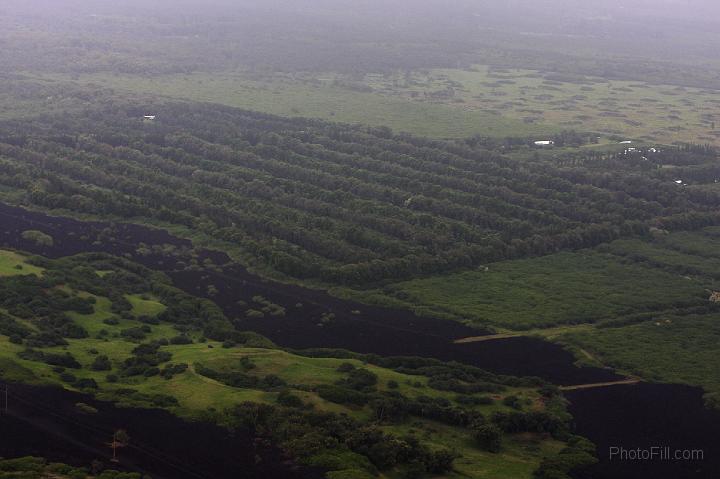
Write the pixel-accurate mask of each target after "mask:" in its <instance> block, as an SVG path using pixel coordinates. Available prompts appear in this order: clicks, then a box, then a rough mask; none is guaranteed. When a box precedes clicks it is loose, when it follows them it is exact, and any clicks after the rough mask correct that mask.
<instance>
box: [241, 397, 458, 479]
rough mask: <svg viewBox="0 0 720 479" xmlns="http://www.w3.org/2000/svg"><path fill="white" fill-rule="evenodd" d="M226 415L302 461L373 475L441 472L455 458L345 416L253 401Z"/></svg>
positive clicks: (448, 453) (410, 438)
mask: <svg viewBox="0 0 720 479" xmlns="http://www.w3.org/2000/svg"><path fill="white" fill-rule="evenodd" d="M228 414H229V415H230V416H231V418H233V420H234V423H235V424H236V425H237V426H239V427H242V428H244V429H249V430H251V431H255V432H256V433H257V432H260V431H265V432H267V433H269V434H270V435H271V436H273V437H275V438H276V439H277V440H279V441H280V442H281V443H282V445H283V447H284V448H285V449H286V450H288V451H289V452H291V453H292V454H293V455H295V456H296V457H301V458H303V461H304V462H307V463H309V464H315V465H325V466H327V467H328V468H330V469H336V468H337V469H348V468H352V469H360V470H363V471H365V472H367V473H370V474H372V475H376V474H377V470H378V469H379V470H389V469H392V468H394V467H397V466H406V465H409V464H414V465H417V466H418V471H420V473H419V474H420V475H419V476H415V478H418V477H424V476H425V475H426V474H428V473H429V474H442V473H444V472H447V471H448V470H450V469H451V468H452V461H453V460H454V458H455V456H454V454H452V453H451V452H449V451H447V450H439V451H431V450H430V449H429V448H428V447H427V446H425V445H424V444H422V443H421V442H420V441H419V440H418V439H417V438H415V437H413V436H407V437H403V438H398V437H395V436H393V435H390V434H387V433H384V432H382V431H381V430H380V429H378V428H376V427H373V426H363V425H362V424H360V423H359V422H357V421H355V420H354V419H351V418H349V417H347V416H340V415H335V414H329V413H318V412H312V411H298V410H297V409H294V408H292V409H287V408H277V407H273V406H267V405H262V404H255V403H243V404H240V405H238V406H236V407H235V408H233V409H232V410H230V411H228ZM348 453H353V454H355V455H356V456H353V455H352V454H350V455H348ZM357 455H359V456H362V457H365V458H366V459H365V460H362V459H361V458H359V457H357ZM333 457H335V458H337V459H333ZM341 458H342V459H341Z"/></svg>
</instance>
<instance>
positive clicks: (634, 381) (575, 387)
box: [560, 379, 641, 391]
mask: <svg viewBox="0 0 720 479" xmlns="http://www.w3.org/2000/svg"><path fill="white" fill-rule="evenodd" d="M640 382H641V380H640V379H623V380H622V381H608V382H605V383H590V384H575V385H573V386H560V390H561V391H577V390H579V389H595V388H605V387H610V386H622V385H633V384H638V383H640Z"/></svg>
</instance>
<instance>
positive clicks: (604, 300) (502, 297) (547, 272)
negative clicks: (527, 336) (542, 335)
mask: <svg viewBox="0 0 720 479" xmlns="http://www.w3.org/2000/svg"><path fill="white" fill-rule="evenodd" d="M390 290H391V291H392V292H393V293H392V294H394V295H395V296H396V297H402V299H403V300H404V301H406V302H407V303H412V304H414V305H416V306H422V307H426V308H427V309H429V310H430V311H432V310H439V311H442V312H445V313H450V314H452V315H455V316H456V317H458V318H461V319H465V320H469V321H471V322H473V323H479V324H483V325H491V326H493V327H497V328H506V329H510V330H528V329H534V328H546V327H551V326H557V325H566V324H580V323H588V322H594V321H598V320H601V319H606V318H612V317H616V316H620V315H623V314H629V313H631V312H636V311H653V310H664V309H667V308H669V307H671V306H675V305H681V304H682V305H687V304H697V303H700V302H702V301H705V300H706V299H707V294H706V291H705V289H704V288H703V286H702V285H701V284H700V283H698V282H696V281H694V280H690V279H686V278H683V277H681V276H679V275H676V274H671V273H666V272H663V271H659V270H657V269H652V268H649V267H645V266H642V265H637V264H623V263H621V262H620V261H618V260H617V258H616V257H613V256H611V255H606V254H600V253H596V252H592V251H585V252H578V253H558V254H554V255H549V256H544V257H540V258H533V259H524V260H515V261H504V262H500V263H493V264H490V265H489V266H488V270H487V271H469V272H462V273H456V274H451V275H446V276H438V277H434V278H427V279H418V280H413V281H407V282H403V283H397V284H395V285H392V286H391V287H390Z"/></svg>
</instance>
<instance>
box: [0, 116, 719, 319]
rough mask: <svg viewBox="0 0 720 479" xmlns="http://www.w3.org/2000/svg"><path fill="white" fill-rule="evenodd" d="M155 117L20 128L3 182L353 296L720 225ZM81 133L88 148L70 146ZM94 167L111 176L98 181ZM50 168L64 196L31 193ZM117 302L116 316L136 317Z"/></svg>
mask: <svg viewBox="0 0 720 479" xmlns="http://www.w3.org/2000/svg"><path fill="white" fill-rule="evenodd" d="M139 109H140V108H139V107H135V106H133V105H128V106H125V107H118V108H114V109H112V110H103V109H98V110H95V111H92V112H87V113H85V114H83V115H80V116H76V117H75V116H69V115H63V117H62V121H61V122H53V120H52V119H40V120H37V121H36V123H35V124H33V123H30V122H27V121H26V122H23V124H22V125H14V124H8V125H7V130H9V132H13V131H14V130H16V129H17V130H22V131H23V132H24V133H25V134H33V135H35V136H37V137H39V138H38V140H36V141H33V142H28V143H26V144H23V145H22V146H17V145H6V146H4V147H3V148H4V149H3V150H2V153H4V155H5V157H7V161H6V163H4V164H3V165H0V166H1V167H0V184H5V183H7V184H11V185H12V186H13V187H16V188H21V189H25V190H27V191H28V201H29V202H31V203H32V204H34V205H36V206H40V207H45V208H66V209H70V210H74V211H76V212H80V213H87V214H96V215H112V216H124V217H146V218H149V219H152V220H156V221H163V222H166V223H173V224H177V225H182V226H188V227H195V226H196V225H197V224H198V222H200V221H202V229H203V233H205V234H207V235H208V236H210V237H213V238H215V239H217V240H224V241H229V242H232V243H234V244H235V245H237V246H238V247H239V248H241V249H242V250H243V251H244V252H246V253H247V254H249V255H251V256H253V257H255V258H256V259H257V260H258V261H259V262H261V263H264V264H265V265H266V266H267V267H269V268H272V269H275V270H277V271H280V272H282V273H285V274H287V275H290V276H295V277H299V278H307V279H320V280H323V281H325V282H329V283H335V284H338V283H341V284H350V285H355V284H364V283H375V282H378V281H381V280H386V279H405V278H408V277H413V276H418V275H432V274H437V273H439V272H444V271H450V270H455V269H460V268H468V267H474V266H479V265H484V264H486V263H488V262H493V261H497V260H502V259H514V258H518V257H527V256H535V255H544V254H548V253H551V252H555V251H557V250H564V249H579V248H585V247H589V246H594V245H597V244H600V243H604V242H607V241H610V240H613V239H617V238H620V237H624V236H625V237H626V236H630V235H634V234H642V233H646V232H647V231H648V229H649V227H650V226H651V225H655V224H656V223H657V222H658V221H661V220H662V221H665V222H666V223H669V222H672V223H673V224H677V225H680V227H683V226H682V225H684V224H686V223H687V224H688V225H689V224H690V223H693V224H694V223H695V222H697V221H694V220H693V221H690V220H689V219H688V218H689V216H688V215H689V214H690V213H693V214H694V215H696V216H699V217H700V218H702V221H704V222H709V223H710V224H715V223H719V222H720V218H719V217H718V215H717V214H715V213H714V209H713V205H714V204H715V203H714V201H715V200H714V199H713V198H710V197H704V196H700V195H696V196H690V195H688V194H686V193H685V192H684V190H683V189H681V188H675V187H674V185H671V184H669V183H668V182H667V181H666V180H665V179H664V178H658V177H656V176H654V175H652V174H642V175H639V174H635V173H633V174H628V173H627V172H626V171H622V170H620V171H618V170H615V169H610V170H608V169H603V170H602V171H601V172H598V171H594V170H590V169H585V168H581V167H558V166H556V165H555V164H553V163H551V162H542V161H540V162H527V161H523V160H514V159H511V158H508V157H505V156H501V155H499V154H497V153H495V152H493V151H489V150H488V149H487V148H485V147H484V146H482V145H481V144H479V143H478V142H476V143H472V142H454V143H453V142H442V141H430V140H426V139H421V138H413V137H409V136H407V135H393V134H392V132H389V131H387V130H385V129H381V128H371V129H368V128H360V127H349V126H339V125H334V124H326V123H322V122H318V121H309V120H300V119H281V118H276V117H270V116H267V115H261V114H256V113H250V112H245V111H239V110H235V109H232V108H227V107H220V106H217V105H211V106H210V105H207V106H206V105H191V104H170V103H165V104H162V105H157V107H156V108H155V109H156V110H157V111H156V113H157V115H158V116H161V117H162V118H163V121H162V122H157V123H154V124H152V125H146V124H144V123H143V122H142V121H140V120H139V119H138V116H137V111H138V110H139ZM80 132H81V133H83V134H84V135H85V136H84V138H85V140H83V141H82V142H72V143H71V144H66V142H60V141H57V138H58V137H59V136H62V135H77V134H78V133H80ZM90 161H97V164H102V165H103V168H100V169H92V170H90V169H88V168H86V165H87V164H88V162H90ZM40 165H42V168H39V166H40ZM40 171H42V175H43V178H47V179H48V180H47V181H48V182H49V184H50V186H49V187H48V188H46V189H45V190H32V191H31V187H32V185H34V184H35V183H34V181H35V180H37V179H38V178H39V176H38V175H39V172H40ZM119 172H122V174H120V173H119ZM18 176H21V177H22V178H24V180H23V181H22V182H21V184H17V182H18V180H17V178H18ZM120 177H121V178H122V181H118V179H119V178H120ZM675 217H677V218H676V219H674V220H670V219H664V218H675ZM686 217H687V218H686ZM682 218H685V219H682ZM698 221H701V220H698ZM112 299H113V308H114V310H116V311H118V312H121V311H127V304H125V303H124V302H123V301H122V298H112ZM168 304H169V306H170V307H171V309H173V308H175V306H174V305H172V304H170V303H168ZM258 304H260V309H263V308H269V309H268V314H265V312H263V311H261V310H260V309H256V310H258V311H259V312H260V313H262V314H264V315H265V316H266V317H267V316H273V315H274V314H278V315H280V313H281V311H280V310H278V309H277V308H272V307H271V306H268V305H266V304H265V303H258ZM167 314H168V315H169V317H171V318H172V317H174V316H175V315H174V314H173V312H172V311H168V312H167Z"/></svg>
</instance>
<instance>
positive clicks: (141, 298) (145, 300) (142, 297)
mask: <svg viewBox="0 0 720 479" xmlns="http://www.w3.org/2000/svg"><path fill="white" fill-rule="evenodd" d="M125 298H126V299H127V300H128V301H130V304H131V305H132V314H134V315H135V316H149V317H155V316H157V315H158V314H160V313H162V312H163V311H165V310H166V309H167V308H166V306H165V305H164V304H162V303H161V302H159V301H158V300H157V298H154V297H153V296H152V295H147V294H129V295H126V296H125Z"/></svg>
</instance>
